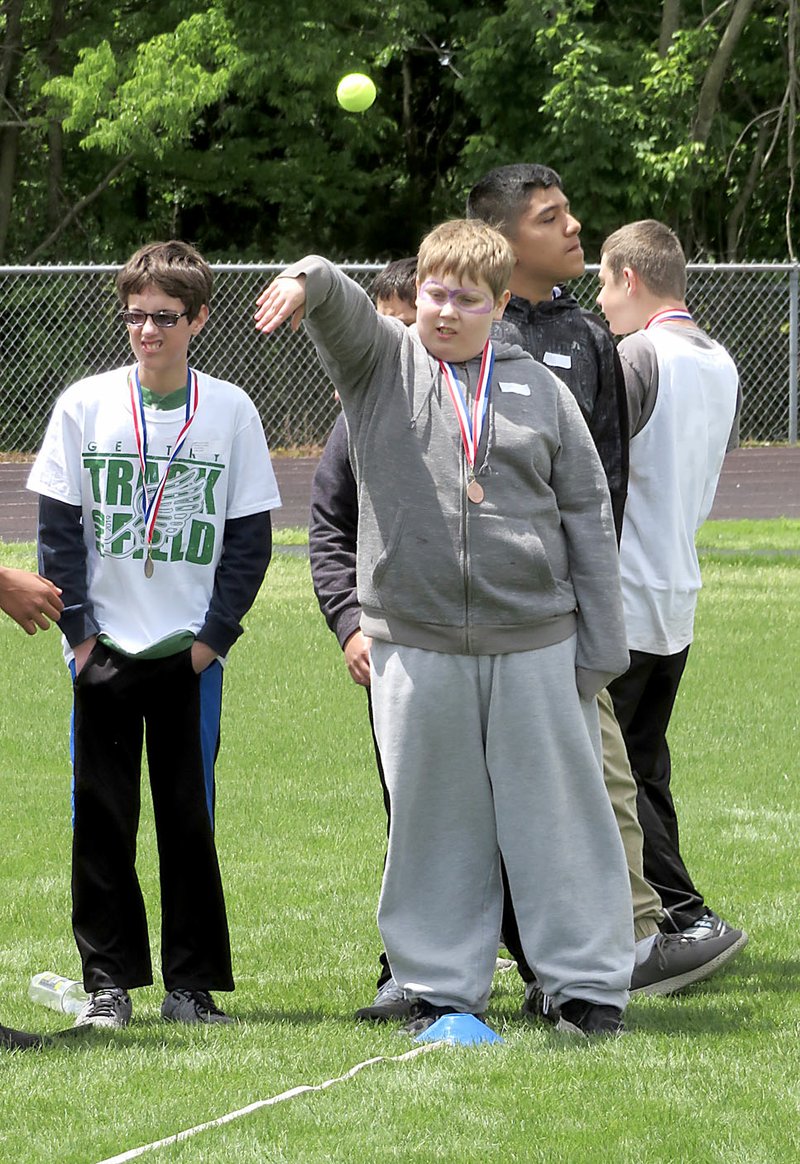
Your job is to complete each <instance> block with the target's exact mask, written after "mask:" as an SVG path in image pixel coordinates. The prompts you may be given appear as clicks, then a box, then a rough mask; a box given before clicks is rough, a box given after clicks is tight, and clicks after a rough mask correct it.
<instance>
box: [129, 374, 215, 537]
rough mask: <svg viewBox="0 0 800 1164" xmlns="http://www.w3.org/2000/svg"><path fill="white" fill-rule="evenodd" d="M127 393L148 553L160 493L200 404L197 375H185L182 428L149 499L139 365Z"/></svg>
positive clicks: (145, 434) (144, 420) (145, 435)
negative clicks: (184, 408)
mask: <svg viewBox="0 0 800 1164" xmlns="http://www.w3.org/2000/svg"><path fill="white" fill-rule="evenodd" d="M128 389H129V391H130V396H131V410H132V412H133V431H134V435H135V437H136V451H137V453H138V454H139V466H140V468H141V470H142V517H143V518H144V537H145V544H146V546H147V549H148V552H149V549H150V546H151V545H152V542H153V533H154V532H155V528H156V521H157V520H158V510H159V507H160V505H161V499H162V498H163V496H164V489H165V487H166V484H167V478H168V477H169V471H170V469H171V468H172V465H173V462H174V461H175V458H176V457H177V455H178V453H179V452H180V451H181V449H182V448H183V444H184V442H185V440H186V435H187V433H188V432H189V429H190V427H191V424H192V421H193V420H194V417H195V413H196V412H197V406H198V404H199V402H200V391H199V388H198V384H197V372H195V371H194V370H193V369H192V368H187V371H186V412H185V416H184V421H183V427H182V428H181V431H180V432H179V433H178V437H177V440H176V441H175V444H174V445H173V448H172V452H171V453H170V455H169V460H168V461H167V466H166V468H165V470H164V472H163V473H162V474H161V477H160V478H159V481H158V485H157V486H156V489H155V491H154V492H153V494H152V495H151V496H149V497H148V494H147V420H146V418H145V414H144V398H143V396H142V385H141V383H140V382H139V365H138V364H137V365H136V367H135V368H134V369H133V371H132V372H131V373H129V374H128Z"/></svg>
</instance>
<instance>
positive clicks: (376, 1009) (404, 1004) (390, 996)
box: [356, 978, 411, 1023]
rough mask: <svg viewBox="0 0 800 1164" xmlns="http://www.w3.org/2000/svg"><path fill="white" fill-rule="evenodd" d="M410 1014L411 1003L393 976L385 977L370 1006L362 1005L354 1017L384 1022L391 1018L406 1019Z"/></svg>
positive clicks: (389, 1020)
mask: <svg viewBox="0 0 800 1164" xmlns="http://www.w3.org/2000/svg"><path fill="white" fill-rule="evenodd" d="M410 1014H411V1003H410V1002H409V1001H408V999H407V998H406V996H405V995H404V994H403V991H402V989H401V987H399V986H398V985H397V983H396V982H395V980H394V978H389V979H387V981H386V982H384V984H383V986H381V987H380V989H379V990H378V993H377V994H376V995H375V999H374V1001H373V1003H372V1005H371V1006H362V1008H361V1010H357V1011H356V1018H357V1019H360V1020H361V1021H362V1022H370V1023H386V1022H391V1020H392V1019H406V1018H408V1016H409V1015H410Z"/></svg>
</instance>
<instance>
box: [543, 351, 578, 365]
mask: <svg viewBox="0 0 800 1164" xmlns="http://www.w3.org/2000/svg"><path fill="white" fill-rule="evenodd" d="M542 363H543V364H549V365H550V367H551V368H571V367H572V356H562V354H561V352H545V353H544V355H543V356H542Z"/></svg>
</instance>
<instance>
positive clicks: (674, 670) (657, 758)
mask: <svg viewBox="0 0 800 1164" xmlns="http://www.w3.org/2000/svg"><path fill="white" fill-rule="evenodd" d="M599 280H600V293H599V294H598V296H597V302H598V304H599V306H600V308H601V309H602V311H603V313H604V315H605V316H606V319H607V320H608V323H609V326H610V327H611V329H612V331H614V332H615V333H616V334H618V335H624V336H627V338H626V339H623V340H622V341H621V343H620V345H619V353H620V357H621V359H622V366H623V369H624V371H625V384H626V388H627V394H628V404H629V414H630V426H631V446H630V464H631V473H630V485H629V490H628V502H627V508H626V511H625V521H624V523H623V527H622V541H621V544H620V569H621V574H622V587H623V599H624V603H625V622H626V628H627V634H628V646H629V649H630V652H631V665H630V668H629V669H628V671H627V672H626V673H625V674H624V675H621V676H620V677H619V678H618V679H616V680H615V681H614V682H613V683H612V684H611V685H610V691H611V696H612V698H613V700H614V709H615V711H616V713H617V718H618V720H619V724H620V727H621V728H622V732H623V735H624V737H625V743H626V746H627V749H628V756H629V757H630V762H631V766H632V768H633V772H634V775H635V777H636V782H637V786H638V806H639V819H640V821H641V824H642V828H643V830H644V870H645V874H646V876H647V878H648V880H649V881H650V882H651V883H652V884H653V885H655V887H656V888H657V889H658V891H659V893H660V894H661V898H662V900H663V902H664V905H665V907H666V908H667V911H668V915H669V920H670V922H671V924H672V925H673V926H674V927H675V929H676V930H678V931H680V932H681V933H683V934H684V935H689V936H695V937H701V938H705V937H708V936H710V937H711V938H712V939H716V938H720V937H729V936H730V935H731V934H734V935H736V944H735V948H736V949H741V948H742V947H743V946H744V944H745V943H746V941H747V935H746V934H745V933H743V932H741V931H739V930H732V929H731V927H730V926H729V925H728V924H727V922H725V921H723V919H722V918H720V917H718V915H717V914H715V913H714V912H713V911H712V910H710V909H709V908H708V907H707V906H706V904H705V901H704V900H703V897H702V895H701V894H700V892H699V891H698V890H697V888H696V887H695V885H694V883H693V881H692V879H691V877H690V876H689V873H688V870H687V869H686V866H685V864H684V862H683V859H682V857H681V854H680V848H679V836H678V821H677V816H676V813H675V805H674V803H673V800H672V794H671V791H670V774H671V765H670V754H669V747H668V745H667V728H668V726H669V721H670V716H671V714H672V708H673V706H674V703H675V697H676V695H677V692H678V686H679V684H680V680H681V676H682V674H683V670H684V667H685V666H686V660H687V657H688V654H689V646H690V644H691V641H692V637H693V625H694V612H695V607H696V605H697V594H698V591H699V589H700V586H701V580H700V566H699V563H698V559H697V551H696V550H695V543H694V539H695V534H696V532H697V530H698V529H699V528H700V526H701V525H702V523H703V522H704V521H705V519H706V517H707V515H708V513H709V511H710V509H711V505H712V503H713V500H714V493H715V492H716V488H717V481H718V480H719V474H720V470H721V468H722V461H723V458H724V456H725V453H726V451H727V450H728V449H729V448H731V447H733V445H734V444H735V426H736V417H737V415H738V407H739V401H740V396H739V378H738V375H737V372H736V367H735V365H734V363H733V360H732V359H731V358H730V356H729V355H728V353H727V352H726V351H725V349H724V348H723V347H721V346H720V345H719V344H718V343H716V342H715V341H714V340H712V339H711V338H710V337H709V336H708V335H706V333H705V332H703V331H702V330H701V329H700V328H699V327H698V326H697V324H696V323H695V322H694V320H693V319H692V317H691V314H690V312H689V310H688V309H687V306H686V259H685V256H684V253H683V248H682V247H681V245H680V242H679V241H678V238H677V237H676V235H675V234H674V233H673V232H672V231H671V230H670V229H669V227H667V226H665V225H664V224H663V223H661V222H657V221H655V220H654V219H646V220H643V221H641V222H634V223H630V224H628V225H627V226H623V227H622V228H621V229H620V230H617V231H615V232H614V233H613V234H612V235H610V236H609V238H607V239H606V241H605V242H604V243H603V247H602V251H601V260H600V273H599ZM631 333H633V334H631Z"/></svg>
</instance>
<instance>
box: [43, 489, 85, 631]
mask: <svg viewBox="0 0 800 1164" xmlns="http://www.w3.org/2000/svg"><path fill="white" fill-rule="evenodd" d="M38 539H39V554H38V557H39V572H40V573H41V574H43V575H44V576H45V578H49V579H50V581H51V582H54V583H55V584H56V586H60V587H61V600H62V602H63V603H64V610H63V613H62V615H61V618H60V620H59V623H58V627H59V630H60V631H61V632H62V634H63V635H64V637H65V638H66V640H67V642H68V643H69V645H70V646H71V647H76V646H78V644H79V643H83V642H85V641H86V639H88V638H91V636H92V635H96V634H97V633H98V632H99V630H100V627H99V626H98V625H97V623H96V622H95V620H94V611H93V607H92V603H91V602H90V601H89V593H88V588H87V582H86V546H85V544H84V541H83V519H82V516H81V507H80V505H67V504H66V502H64V501H56V500H54V498H52V497H45V496H43V495H42V496H40V497H39V530H38Z"/></svg>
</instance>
